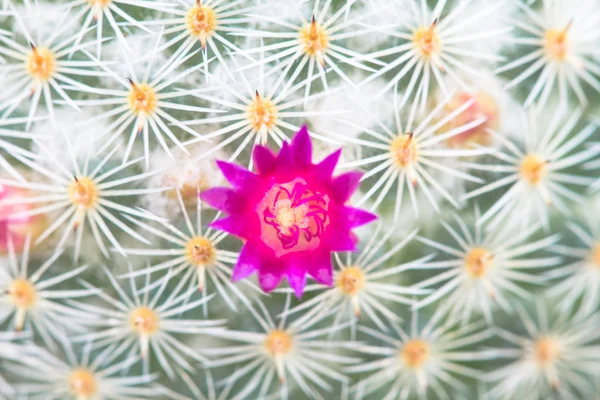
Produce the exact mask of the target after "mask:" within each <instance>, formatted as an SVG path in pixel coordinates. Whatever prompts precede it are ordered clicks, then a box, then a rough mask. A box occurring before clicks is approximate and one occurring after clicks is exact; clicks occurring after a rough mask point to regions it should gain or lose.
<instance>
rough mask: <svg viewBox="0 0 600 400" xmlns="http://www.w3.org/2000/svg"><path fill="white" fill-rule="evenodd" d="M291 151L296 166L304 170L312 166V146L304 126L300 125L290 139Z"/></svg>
mask: <svg viewBox="0 0 600 400" xmlns="http://www.w3.org/2000/svg"><path fill="white" fill-rule="evenodd" d="M291 149H292V154H293V156H294V161H295V163H296V166H298V167H300V168H306V167H308V166H310V165H312V144H311V142H310V136H309V134H308V128H307V127H306V125H302V128H300V130H299V131H298V133H297V134H296V135H295V136H294V138H293V139H292V145H291Z"/></svg>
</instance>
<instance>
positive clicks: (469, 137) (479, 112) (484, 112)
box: [439, 92, 499, 147]
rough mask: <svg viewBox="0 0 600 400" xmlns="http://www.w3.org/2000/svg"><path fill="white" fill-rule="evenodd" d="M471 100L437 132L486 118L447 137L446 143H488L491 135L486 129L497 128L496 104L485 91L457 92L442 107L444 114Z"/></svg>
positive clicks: (459, 144) (465, 144)
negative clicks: (472, 92)
mask: <svg viewBox="0 0 600 400" xmlns="http://www.w3.org/2000/svg"><path fill="white" fill-rule="evenodd" d="M471 100H473V102H472V103H471V105H470V106H469V107H467V108H466V109H465V110H464V111H463V112H462V113H460V114H459V115H457V116H456V117H454V118H453V119H452V120H451V121H449V122H448V123H446V124H445V125H444V126H443V127H442V128H441V129H440V130H439V133H445V132H448V131H450V130H452V129H457V128H460V127H461V126H464V125H466V124H470V123H473V122H474V121H476V120H477V119H479V118H481V117H486V120H485V121H484V122H482V123H481V124H479V125H477V126H474V127H472V128H469V129H467V130H465V131H464V132H461V133H459V134H458V135H455V136H452V137H451V138H449V139H448V140H447V143H448V144H449V145H450V146H451V147H471V145H472V143H476V144H480V145H486V144H489V142H490V139H491V137H490V135H489V133H488V132H487V130H488V129H492V130H495V129H497V128H498V112H499V110H498V105H497V104H496V101H495V100H494V99H493V98H492V96H490V95H489V94H487V93H485V92H477V93H475V94H471V93H467V92H459V93H457V94H456V95H454V97H452V99H451V100H450V101H449V102H448V103H446V106H445V107H444V108H445V111H446V115H449V114H451V113H453V112H454V111H456V110H457V109H458V108H460V107H462V106H463V105H464V104H465V103H466V102H468V101H471Z"/></svg>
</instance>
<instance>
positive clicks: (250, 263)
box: [231, 243, 261, 282]
mask: <svg viewBox="0 0 600 400" xmlns="http://www.w3.org/2000/svg"><path fill="white" fill-rule="evenodd" d="M260 265H261V259H260V256H259V253H258V252H257V251H256V250H255V249H254V246H253V244H252V243H246V245H245V246H244V247H242V251H241V252H240V257H239V258H238V262H237V263H236V264H235V267H233V273H232V275H231V280H232V281H233V282H237V281H239V280H240V279H244V278H247V277H248V276H250V275H251V274H252V273H253V272H254V271H256V270H258V269H259V268H260Z"/></svg>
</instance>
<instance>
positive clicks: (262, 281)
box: [258, 263, 283, 293]
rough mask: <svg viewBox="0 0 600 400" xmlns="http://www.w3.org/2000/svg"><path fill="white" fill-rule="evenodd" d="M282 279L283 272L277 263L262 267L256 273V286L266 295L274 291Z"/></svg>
mask: <svg viewBox="0 0 600 400" xmlns="http://www.w3.org/2000/svg"><path fill="white" fill-rule="evenodd" d="M282 278H283V271H282V268H281V266H280V265H279V263H275V265H269V266H265V265H263V266H262V267H261V269H260V270H259V272H258V284H259V285H260V288H261V289H262V290H263V291H265V292H267V293H268V292H270V291H272V290H273V289H275V288H276V287H277V286H278V285H279V283H280V282H281V279H282Z"/></svg>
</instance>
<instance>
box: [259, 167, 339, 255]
mask: <svg viewBox="0 0 600 400" xmlns="http://www.w3.org/2000/svg"><path fill="white" fill-rule="evenodd" d="M328 205H329V197H328V196H327V195H325V194H323V193H320V192H319V191H316V190H312V189H311V188H310V187H309V186H308V185H307V183H306V181H305V180H304V179H302V178H296V179H294V180H293V181H291V182H287V183H284V184H275V185H273V187H271V189H270V190H269V191H268V192H267V194H266V195H265V197H264V198H263V200H262V202H260V203H259V205H258V207H257V212H258V214H259V215H260V216H261V218H262V219H261V239H262V240H263V242H264V243H265V244H267V246H269V247H270V248H271V249H272V250H273V251H275V255H276V256H277V257H279V256H282V255H284V254H287V253H291V252H296V251H304V250H313V249H315V248H316V247H318V246H319V243H320V240H321V235H322V234H323V232H324V230H325V228H326V227H327V226H328V225H329V216H328V211H327V210H328Z"/></svg>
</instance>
